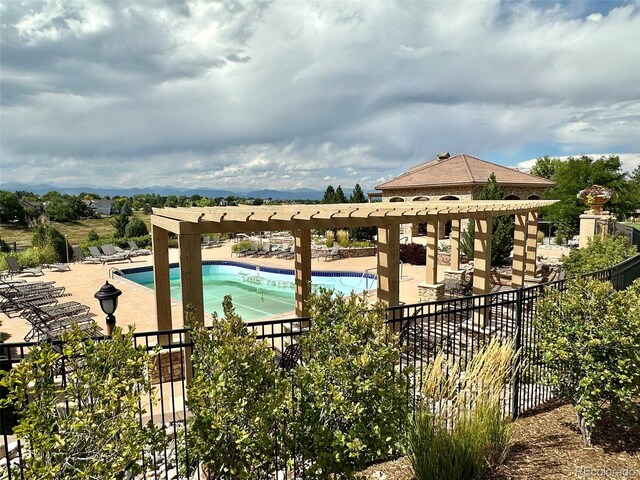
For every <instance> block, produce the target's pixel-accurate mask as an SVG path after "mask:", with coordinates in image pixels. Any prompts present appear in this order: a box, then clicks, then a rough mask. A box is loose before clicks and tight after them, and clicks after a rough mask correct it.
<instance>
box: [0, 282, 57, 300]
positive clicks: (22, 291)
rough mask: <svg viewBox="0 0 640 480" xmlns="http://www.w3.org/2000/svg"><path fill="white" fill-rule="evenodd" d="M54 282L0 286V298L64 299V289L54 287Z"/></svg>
mask: <svg viewBox="0 0 640 480" xmlns="http://www.w3.org/2000/svg"><path fill="white" fill-rule="evenodd" d="M53 283H54V282H38V283H37V284H36V283H33V284H32V283H27V284H23V285H8V286H5V285H2V286H1V287H0V298H24V297H33V296H40V297H54V298H58V297H65V296H68V295H69V294H65V293H64V290H65V287H54V286H53Z"/></svg>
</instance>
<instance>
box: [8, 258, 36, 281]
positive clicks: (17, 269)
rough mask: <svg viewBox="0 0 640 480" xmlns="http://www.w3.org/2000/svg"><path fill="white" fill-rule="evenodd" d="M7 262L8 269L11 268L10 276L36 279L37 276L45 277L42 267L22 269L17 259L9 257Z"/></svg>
mask: <svg viewBox="0 0 640 480" xmlns="http://www.w3.org/2000/svg"><path fill="white" fill-rule="evenodd" d="M5 260H6V261H7V267H9V275H18V274H20V275H26V274H29V275H33V276H34V277H35V276H37V275H44V272H43V271H42V268H41V267H33V268H22V267H21V266H20V265H18V261H17V260H16V258H15V257H12V256H7V257H5Z"/></svg>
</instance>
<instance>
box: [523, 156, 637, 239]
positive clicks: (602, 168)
mask: <svg viewBox="0 0 640 480" xmlns="http://www.w3.org/2000/svg"><path fill="white" fill-rule="evenodd" d="M538 163H539V164H540V165H539V166H538ZM549 165H550V166H551V167H550V168H549ZM621 168H622V164H621V163H620V158H619V157H617V156H615V155H610V156H608V157H605V156H602V157H600V158H598V159H596V160H594V159H593V158H591V157H588V156H582V157H577V158H574V157H569V158H568V159H567V160H564V161H563V160H560V159H549V158H548V157H543V158H541V159H539V160H538V161H537V162H536V166H535V167H534V169H533V171H543V172H546V171H550V172H551V177H550V178H551V180H553V181H554V182H555V183H556V184H555V186H554V187H552V188H550V189H549V190H547V192H546V193H545V195H544V197H545V198H548V199H554V200H560V202H558V203H555V204H554V205H550V206H549V207H545V208H543V209H542V215H543V216H544V217H545V218H546V219H547V220H551V221H553V222H558V223H560V222H563V223H564V224H566V225H568V226H570V227H571V231H572V233H575V232H577V230H578V224H579V220H580V215H581V214H582V213H584V211H585V210H586V209H587V206H586V205H585V204H584V203H583V202H582V201H581V200H579V199H578V198H577V195H578V193H579V192H580V190H583V189H584V188H586V187H590V186H592V185H602V186H605V187H608V188H611V189H612V190H613V192H614V196H613V198H612V199H611V200H610V201H609V203H607V210H610V211H611V212H612V213H614V214H615V215H616V216H617V217H618V218H619V219H624V218H626V217H628V216H630V215H631V214H632V213H633V210H634V209H635V208H637V206H638V204H639V202H640V197H638V195H637V192H635V191H634V189H633V188H631V184H630V182H629V181H628V179H627V175H626V174H625V173H624V172H623V171H622V169H621Z"/></svg>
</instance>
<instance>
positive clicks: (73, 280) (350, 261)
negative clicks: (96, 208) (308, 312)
mask: <svg viewBox="0 0 640 480" xmlns="http://www.w3.org/2000/svg"><path fill="white" fill-rule="evenodd" d="M232 245H233V243H229V242H226V243H223V244H222V246H221V247H217V248H205V249H203V250H202V259H203V260H237V261H239V262H242V263H246V264H250V265H258V266H265V267H273V268H288V269H293V260H284V259H278V258H238V259H237V258H236V257H235V255H234V256H233V257H232V256H231V248H232ZM152 258H153V257H152V256H151V255H147V256H139V257H134V258H133V261H132V262H129V261H124V262H113V263H110V264H107V265H101V264H87V263H84V264H81V263H75V264H72V265H71V270H70V271H67V272H55V271H51V270H48V269H44V270H43V272H44V276H38V277H33V276H29V275H24V276H23V275H17V276H15V277H14V279H24V280H26V281H28V282H31V281H55V282H56V285H57V286H64V287H65V288H66V293H69V294H71V295H70V296H68V297H63V298H60V300H59V302H60V303H62V302H68V301H76V302H80V303H82V304H84V305H87V306H89V307H90V308H91V312H92V313H93V314H94V315H95V320H96V322H97V323H98V325H100V326H101V327H102V328H105V315H104V314H103V313H102V310H100V305H99V303H98V301H97V300H96V299H95V298H94V297H93V295H94V293H95V292H96V291H98V289H99V288H100V287H101V286H102V285H103V284H104V282H105V281H106V280H108V281H109V283H112V284H113V285H115V286H116V287H117V288H119V289H120V290H122V295H121V296H120V298H119V301H118V309H117V311H116V319H117V324H118V325H119V326H126V325H135V327H136V331H137V332H147V331H155V330H157V328H156V319H155V294H154V292H153V291H152V290H151V289H148V288H145V287H143V286H141V285H138V284H136V283H134V282H131V281H129V280H126V279H123V278H121V277H118V276H117V275H116V276H114V278H109V271H110V270H111V269H112V268H117V269H125V268H131V267H142V266H147V265H152V263H153V260H152ZM169 260H170V262H178V249H175V248H174V249H170V251H169ZM311 267H312V270H318V271H328V270H332V271H350V272H363V271H364V270H366V269H369V268H375V267H376V257H375V256H371V257H361V258H345V259H339V260H333V261H324V260H318V259H317V258H314V259H312V265H311ZM445 269H446V267H445V266H440V267H439V269H438V271H439V277H440V278H442V276H443V275H444V270H445ZM424 279H425V267H424V266H414V265H403V266H402V278H401V281H400V300H401V301H402V302H404V303H416V302H418V283H420V282H423V281H424ZM372 300H375V294H374V295H372ZM221 310H222V308H221V307H220V309H219V311H221ZM171 311H172V317H173V327H174V328H180V327H182V306H181V304H180V302H179V301H178V300H173V301H172V302H171ZM209 313H210V312H209ZM277 317H280V318H293V317H294V312H293V303H292V306H291V312H287V313H284V314H282V315H278V316H277ZM270 318H273V317H270ZM0 321H1V322H2V325H1V326H0V330H1V331H3V332H6V333H8V334H10V335H11V337H10V338H9V339H8V340H7V341H8V342H21V341H22V340H23V338H24V336H25V335H26V334H27V333H28V332H29V330H30V329H31V327H30V324H29V323H28V322H27V321H26V320H23V319H22V318H8V317H7V316H6V315H4V314H2V313H0Z"/></svg>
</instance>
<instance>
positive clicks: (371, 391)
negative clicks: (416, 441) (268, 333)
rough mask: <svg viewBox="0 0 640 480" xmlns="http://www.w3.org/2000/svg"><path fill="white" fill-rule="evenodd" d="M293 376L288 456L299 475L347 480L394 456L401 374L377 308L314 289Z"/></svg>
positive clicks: (399, 432)
mask: <svg viewBox="0 0 640 480" xmlns="http://www.w3.org/2000/svg"><path fill="white" fill-rule="evenodd" d="M307 305H308V308H309V313H310V317H311V319H312V320H311V322H312V328H311V329H310V331H309V333H308V334H307V335H306V336H304V337H302V338H301V340H300V343H301V345H302V356H303V359H304V360H305V364H304V365H303V366H298V367H297V368H296V370H295V371H294V378H293V382H294V384H293V385H294V408H293V417H294V418H293V421H292V422H291V423H290V425H289V429H290V431H291V432H290V433H291V438H290V441H291V442H292V449H291V450H292V451H293V452H295V453H297V454H298V455H300V456H301V457H302V458H304V459H305V464H304V466H305V472H304V474H305V475H306V476H307V478H322V479H326V478H332V477H331V475H336V477H335V478H349V476H350V475H351V474H352V473H353V472H354V471H357V470H359V469H362V468H363V467H364V466H365V464H367V463H370V462H374V461H378V460H383V459H386V458H389V457H393V456H394V455H396V454H397V453H398V452H399V451H400V446H401V442H402V439H403V437H404V435H405V432H406V426H407V423H408V408H409V401H410V399H409V394H408V388H407V376H406V373H407V370H406V369H405V370H404V371H403V372H398V371H396V370H394V365H397V362H398V360H399V358H400V351H399V349H398V347H397V343H396V339H395V338H394V336H393V335H392V334H391V333H390V332H389V330H388V328H387V326H386V325H385V323H384V310H383V309H382V307H381V306H380V305H377V306H376V307H375V308H369V306H368V304H367V300H366V298H361V297H357V296H351V297H348V298H345V297H343V296H342V295H337V296H334V294H333V292H332V291H330V290H326V289H323V288H319V289H318V291H317V292H316V293H313V294H312V295H311V296H310V297H309V300H308V303H307Z"/></svg>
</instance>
